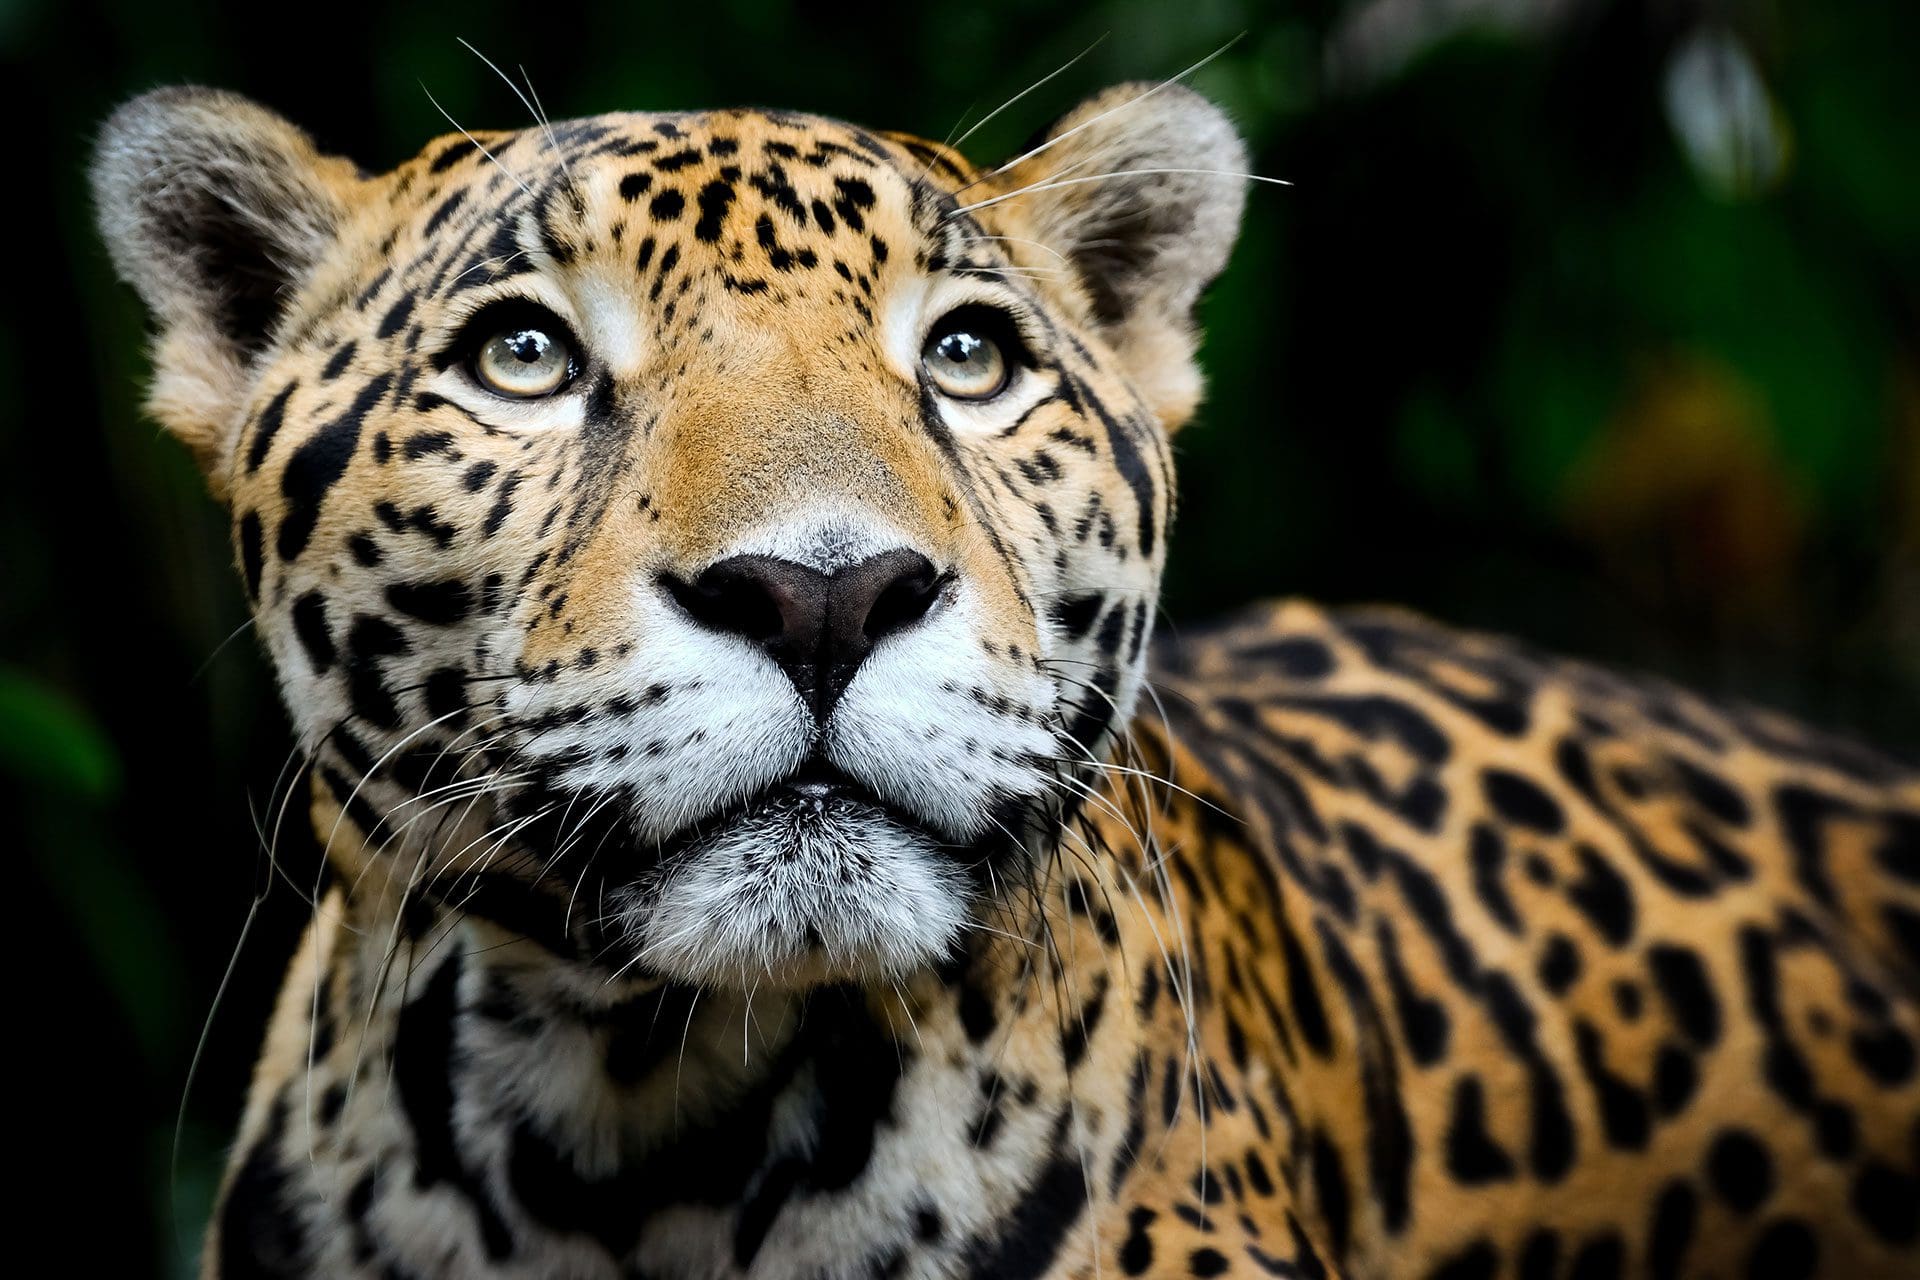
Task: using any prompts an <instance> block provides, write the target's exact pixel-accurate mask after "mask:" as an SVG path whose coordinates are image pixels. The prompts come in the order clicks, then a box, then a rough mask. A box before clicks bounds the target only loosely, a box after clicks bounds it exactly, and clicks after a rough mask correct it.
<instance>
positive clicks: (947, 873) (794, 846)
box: [607, 772, 991, 990]
mask: <svg viewBox="0 0 1920 1280" xmlns="http://www.w3.org/2000/svg"><path fill="white" fill-rule="evenodd" d="M990 856H991V853H990V851H988V850H985V849H983V848H981V847H980V846H978V845H967V844H962V843H956V842H952V841H948V840H944V839H942V838H941V837H940V836H939V835H937V834H936V833H935V832H933V831H931V830H929V829H928V828H926V827H925V826H923V825H921V824H920V823H919V822H918V821H916V820H915V819H914V818H912V817H911V816H909V815H906V814H903V813H901V812H899V811H897V810H895V809H893V808H892V807H890V806H888V805H887V804H885V803H884V802H882V801H880V800H879V799H878V798H877V797H875V796H873V795H872V794H871V793H870V792H868V791H866V789H865V788H863V787H861V786H859V785H858V784H856V783H853V782H851V780H849V779H847V778H845V777H844V775H837V774H833V773H831V772H823V773H820V774H818V775H809V774H802V775H800V776H798V777H796V778H795V779H793V780H790V781H788V782H786V783H784V784H782V785H780V786H778V787H775V788H771V789H769V790H768V791H766V792H764V793H762V794H761V795H759V796H756V797H754V798H753V799H751V800H749V801H747V802H745V803H743V804H741V805H738V806H736V807H734V808H733V809H732V810H730V811H728V812H727V813H724V814H720V815H716V816H714V817H712V818H709V819H708V820H706V821H703V822H701V823H698V824H695V826H694V827H693V828H691V829H689V830H688V831H686V832H683V833H682V834H681V835H679V836H677V837H675V838H674V839H673V840H672V841H670V842H668V843H667V844H666V845H665V846H663V849H662V852H661V854H660V858H659V861H658V863H657V864H656V865H655V868H654V870H653V871H652V872H651V873H650V874H649V875H648V876H647V877H646V878H645V879H644V880H642V881H638V882H635V883H633V884H630V885H627V886H624V887H622V888H619V889H616V890H613V891H612V892H610V894H609V901H608V905H609V907H610V908H611V913H610V918H609V919H608V921H607V923H608V924H609V925H610V926H611V929H610V933H611V934H612V935H613V937H614V938H615V939H617V940H618V941H617V943H616V945H617V947H618V949H619V950H620V951H622V952H624V953H625V955H626V956H627V957H629V959H628V960H627V963H628V964H629V965H630V966H631V967H632V969H633V970H634V971H636V972H645V973H647V974H650V975H654V976H658V977H661V978H664V979H667V980H669V981H674V982H682V983H689V984H696V985H699V986H705V987H733V988H739V989H743V990H754V989H799V988H805V987H811V986H817V985H822V984H827V983H837V982H861V983H865V982H885V981H897V980H899V979H901V978H904V977H906V976H907V975H909V974H911V973H913V972H915V971H916V970H920V969H924V968H927V967H929V966H933V965H937V964H939V963H941V962H942V961H944V960H946V959H947V958H949V957H950V956H951V955H952V954H953V953H954V951H955V950H956V949H957V947H958V946H959V943H960V940H961V935H962V933H963V932H964V931H965V929H966V926H967V921H968V919H969V917H970V915H971V912H972V909H973V906H974V904H975V901H976V899H977V896H978V894H977V889H976V887H975V883H974V879H975V872H976V869H977V868H978V867H979V866H981V865H984V862H985V860H986V859H987V858H989V857H990Z"/></svg>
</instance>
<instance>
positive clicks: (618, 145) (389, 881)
mask: <svg viewBox="0 0 1920 1280" xmlns="http://www.w3.org/2000/svg"><path fill="white" fill-rule="evenodd" d="M1243 168H1244V156H1243V153H1242V148H1241V145H1240V143H1239V141H1238V139H1237V138H1236V136H1235V134H1234V131H1233V129H1232V128H1231V127H1230V125H1229V124H1228V122H1227V121H1226V120H1225V118H1224V117H1223V116H1222V114H1221V113H1220V112H1219V111H1218V110H1217V109H1216V108H1214V107H1212V106H1211V105H1209V104H1208V103H1207V102H1205V101H1204V100H1203V99H1201V98H1199V97H1198V96H1196V95H1194V94H1192V93H1190V92H1188V91H1185V90H1183V89H1180V88H1178V87H1171V86H1164V87H1158V88H1155V87H1153V86H1148V85H1124V86H1120V87H1118V88H1115V89H1112V90H1109V91H1107V92H1105V93H1102V94H1100V95H1098V96H1096V97H1094V98H1092V99H1091V100H1089V101H1088V102H1086V103H1084V104H1083V105H1082V106H1080V107H1079V108H1078V109H1076V110H1075V111H1073V112H1071V113H1070V114H1068V115H1067V116H1066V117H1065V118H1064V119H1062V120H1061V121H1060V122H1059V123H1058V124H1056V125H1055V126H1054V127H1053V128H1052V129H1051V130H1049V131H1047V132H1046V133H1045V134H1044V135H1042V139H1041V141H1039V142H1038V143H1037V144H1035V145H1034V146H1033V147H1032V148H1030V149H1029V150H1028V151H1027V152H1026V153H1025V154H1024V155H1022V156H1020V157H1018V158H1016V159H1015V160H1014V161H1012V162H1011V163H1008V164H1005V165H1001V166H999V167H997V168H989V169H978V168H975V167H974V166H972V165H970V164H969V163H968V162H967V161H966V160H965V159H963V158H962V157H961V156H960V155H959V154H957V153H956V152H954V151H952V150H950V149H947V148H944V147H941V146H938V145H935V144H931V143H927V142H924V141H920V140H918V139H914V138H910V137H906V136H903V135H896V134H884V133H873V132H868V131H866V130H863V129H860V128H856V127H853V126H850V125H846V124H841V123H837V122H834V121H830V120H824V119H819V118H816V117H812V116H805V115H797V114H785V113H780V112H772V111H714V112H703V113H689V114H674V115H624V114H623V115H606V116H598V117H594V118H590V119H583V120H578V121H573V122H568V123H562V124H555V125H553V126H551V127H545V126H542V127H536V128H530V129H526V130H522V131H519V132H489V133H472V134H467V133H461V134H456V135H452V136H449V137H443V138H440V139H438V140H436V141H434V142H432V143H430V144H429V145H428V146H427V147H426V148H425V150H423V151H422V152H421V153H420V154H419V155H418V156H417V157H415V158H414V159H412V160H410V161H408V162H406V163H405V164H402V165H401V166H399V167H398V168H397V169H395V170H393V171H392V172H390V173H382V174H370V173H366V172H364V171H361V170H359V169H358V168H356V167H355V166H354V165H352V164H350V163H348V162H347V161H344V160H341V159H338V158H335V157H330V156H325V155H322V154H320V153H319V152H317V151H316V149H315V148H314V146H313V145H312V143H311V142H310V141H309V140H308V138H307V137H306V136H305V135H304V134H302V133H301V132H300V131H299V130H297V129H296V128H294V127H293V126H292V125H290V124H288V123H286V122H285V121H283V120H282V119H280V118H279V117H277V116H275V115H273V114H272V113H270V112H268V111H266V110H265V109H263V108H261V107H259V106H256V105H254V104H252V103H250V102H248V101H245V100H243V99H240V98H237V97H234V96H231V95H229V94H225V93H220V92H214V91H208V90H200V89H173V90H162V91H159V92H156V93H153V94H149V95H147V96H146V97H143V98H140V99H138V100H136V101H134V102H133V103H131V104H129V105H128V106H127V107H125V108H123V109H122V110H121V111H120V112H119V113H118V114H116V115H115V116H114V117H113V119H112V120H111V121H110V123H109V124H108V125H107V126H106V129H105V131H104V134H103V136H102V139H101V141H100V144H99V149H98V153H97V158H96V160H95V164H94V168H93V179H94V186H95V193H96V197H97V201H98V208H99V219H100V224H101V227H102V230H103V233H104V235H105V238H106V240H107V242H108V244H109V246H110V248H111V251H112V254H113V257H114V261H115V263H116V265H117V267H118V268H119V270H120V273H121V274H122V275H123V276H124V278H125V279H126V280H128V281H129V282H130V283H131V284H132V285H133V286H134V288H135V289H136V290H137V291H138V293H139V294H140V296H141V298H142V299H143V300H144V301H145V303H146V305H147V307H148V309H149V311H150V312H151V314H152V316H153V318H154V321H155V334H156V337H155V342H154V347H153V380H152V386H151V391H150V397H149V404H150V407H151V410H152V412H153V413H154V414H155V415H156V416H157V417H158V419H159V420H160V421H161V422H162V423H164V424H165V425H166V426H167V427H168V428H169V429H170V430H171V431H172V432H173V433H174V434H176V435H177V436H178V437H179V438H180V439H181V440H182V441H184V442H185V444H186V445H187V446H188V447H189V449H191V451H192V452H193V454H194V455H195V456H196V458H197V459H198V460H199V462H200V463H201V465H202V466H203V467H204V469H205V472H206V474H207V476H208V478H209V484H210V487H211V488H212V490H213V492H214V493H215V495H216V496H217V497H218V498H219V499H220V501H222V502H223V503H224V504H225V506H226V507H227V509H228V510H229V511H230V512H231V516H232V527H233V536H234V546H235V550H236V555H237V559H238V562H239V567H240V570H241V575H242V578H243V580H244V584H245V588H246V592H247V595H248V598H249V600H250V602H251V604H252V608H253V611H254V615H255V619H256V622H257V626H258V633H259V635H260V637H261V638H262V640H263V641H264V644H265V646H266V649H267V651H268V653H269V655H270V656H271V660H272V663H273V665H274V668H275V670H276V672H277V674H278V678H279V682H280V687H281V689H282V691H283V693H284V696H285V700H286V704H287V708H288V710H289V712H290V713H291V716H292V719H293V722H294V726H295V729H296V732H297V734H298V738H299V742H300V745H301V747H302V748H303V749H304V751H305V752H306V754H307V757H308V758H309V759H310V761H311V766H312V777H313V787H314V794H315V806H316V817H317V821H318V823H319V829H320V831H321V834H322V835H323V836H326V837H328V843H329V851H330V857H331V858H332V859H333V860H334V862H335V864H336V865H337V866H339V867H340V868H341V870H342V871H343V873H345V874H346V875H348V876H349V877H350V878H352V879H353V880H354V881H355V882H356V883H361V884H378V885H381V886H386V887H385V888H382V890H381V891H382V892H386V891H388V889H391V891H392V892H394V893H396V894H401V895H411V896H414V897H418V898H420V899H423V900H424V899H429V898H430V899H433V900H435V901H437V902H439V903H441V904H443V905H444V906H446V907H448V908H451V909H454V910H458V911H463V912H466V913H468V914H470V915H472V916H475V917H478V918H480V919H483V920H491V921H493V922H495V923H496V924H498V925H500V926H501V927H504V928H506V929H508V930H510V931H512V932H515V933H520V934H525V935H528V936H531V937H534V938H536V939H538V940H540V941H541V942H543V943H544V944H545V945H547V946H548V947H551V948H553V949H555V950H557V951H560V952H563V953H565V954H568V955H572V956H575V957H589V958H591V959H592V961H593V962H594V963H596V964H604V965H611V966H614V967H615V968H616V969H619V970H621V971H623V972H634V973H642V974H648V975H653V976H656V977H661V978H667V979H672V980H676V981H684V982H693V983H706V984H714V983H731V984H752V983H760V982H767V983H771V984H774V985H789V986H792V985H802V984H808V983H814V982H820V981H829V980H836V981H837V980H847V979H856V980H857V979H869V978H878V977H884V976H897V975H899V974H901V973H904V972H907V971H910V970H912V969H914V968H916V967H920V966H925V965H928V964H931V963H935V962H937V961H939V960H940V959H941V958H942V957H944V956H946V955H948V954H949V953H950V952H951V951H952V950H953V948H954V947H955V945H956V942H957V940H958V939H959V938H960V937H961V936H962V934H963V932H964V931H965V930H966V929H967V927H968V926H969V924H970V923H972V922H975V921H977V920H978V919H980V918H981V915H982V913H983V912H985V911H987V910H989V909H990V908H991V906H992V905H993V904H994V903H995V902H996V901H998V900H1000V898H1001V896H1002V895H1006V894H1009V893H1011V892H1014V891H1015V887H1016V886H1018V885H1020V884H1021V883H1022V882H1023V879H1028V878H1031V877H1032V876H1033V875H1034V874H1036V869H1037V868H1038V867H1040V866H1041V865H1043V864H1044V862H1045V861H1046V859H1047V858H1048V857H1050V856H1051V855H1052V851H1053V844H1054V841H1055V839H1056V834H1055V833H1056V831H1057V828H1058V826H1059V824H1060V823H1061V822H1062V821H1063V819H1064V818H1065V817H1066V816H1067V815H1068V814H1070V813H1071V812H1072V811H1073V809H1074V808H1075V806H1076V805H1078V804H1080V803H1082V802H1083V800H1084V797H1085V795H1086V793H1087V792H1088V790H1089V788H1090V786H1093V785H1096V784H1095V783H1094V782H1093V781H1091V780H1092V779H1093V778H1094V777H1095V774H1094V762H1095V761H1097V760H1098V759H1099V757H1100V756H1101V753H1102V752H1103V751H1104V750H1105V749H1106V747H1107V746H1108V744H1109V742H1110V740H1111V738H1112V735H1113V734H1114V733H1115V732H1116V730H1117V729H1119V728H1120V727H1122V726H1123V725H1124V722H1125V720H1126V718H1127V717H1128V715H1129V713H1130V712H1131V710H1132V708H1133V706H1134V702H1135V699H1136V697H1137V695H1138V693H1139V690H1140V688H1141V679H1142V676H1141V670H1142V662H1143V652H1144V648H1145V645H1146V641H1147V637H1148V631H1149V628H1150V625H1151V621H1152V616H1153V604H1154V599H1155V593H1156V590H1157V587H1158V582H1159V577H1160V573H1161V567H1162V564H1163V559H1164V553H1165V546H1166V534H1167V527H1168V521H1169V517H1170V514H1171V511H1172V507H1173V477H1172V470H1171V462H1170V456H1169V444H1168V442H1169V434H1170V433H1171V432H1172V431H1173V430H1174V429H1175V428H1177V427H1178V426H1180V425H1181V424H1182V423H1183V422H1184V421H1185V420H1186V419H1187V418H1188V417H1189V416H1190V415H1191V414H1192V412H1193V410H1194V408H1195V406H1196V403H1197V401H1198V398H1199V394H1200V382H1199V378H1198V374H1197V372H1196V369H1195V364H1194V346H1195V335H1194V330H1193V324H1192V312H1193V308H1194V304H1195V301H1196V299H1197V297H1198V296H1199V294H1200V292H1201V290H1202V289H1203V288H1204V286H1205V285H1206V284H1207V283H1208V282H1209V281H1210V280H1211V279H1212V278H1213V277H1214V276H1215V275H1216V274H1217V273H1218V272H1219V270H1220V269H1221V267H1222V265H1223V263H1224V261H1225V259H1226V256H1227V253H1228V251H1229V248H1230V246H1231V243H1232V240H1233V237H1234V234H1235V230H1236V227H1237V223H1238V219H1239V214H1240V207H1241V204H1242V200H1243V183H1242V182H1241V181H1240V180H1239V179H1238V178H1236V177H1234V176H1232V175H1234V174H1237V173H1238V172H1239V171H1240V170H1242V169H1243Z"/></svg>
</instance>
